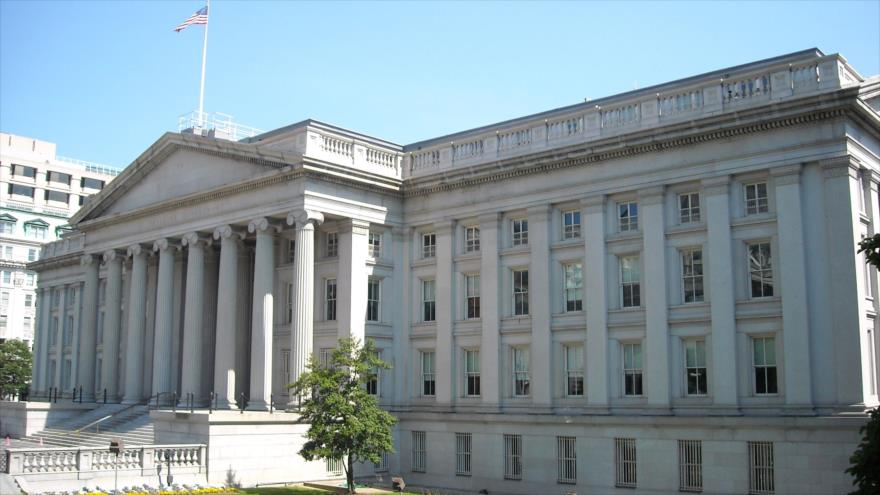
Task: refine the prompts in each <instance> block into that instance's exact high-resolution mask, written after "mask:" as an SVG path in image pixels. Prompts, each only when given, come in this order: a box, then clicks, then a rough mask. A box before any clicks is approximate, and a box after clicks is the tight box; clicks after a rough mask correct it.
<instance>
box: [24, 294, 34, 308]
mask: <svg viewBox="0 0 880 495" xmlns="http://www.w3.org/2000/svg"><path fill="white" fill-rule="evenodd" d="M33 305H34V295H33V294H25V295H24V307H26V308H30V307H32V306H33Z"/></svg>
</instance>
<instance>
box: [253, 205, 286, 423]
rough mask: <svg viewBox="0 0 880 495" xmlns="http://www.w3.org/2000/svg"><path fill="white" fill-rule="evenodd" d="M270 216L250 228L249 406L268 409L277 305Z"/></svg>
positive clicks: (255, 222)
mask: <svg viewBox="0 0 880 495" xmlns="http://www.w3.org/2000/svg"><path fill="white" fill-rule="evenodd" d="M278 230H279V229H278V227H277V226H276V225H274V224H273V223H271V222H270V221H269V219H268V218H258V219H256V220H253V221H251V223H250V224H249V225H248V231H249V232H251V233H256V234H257V246H256V260H255V262H254V307H253V316H252V318H251V327H252V330H251V391H250V392H251V395H250V400H249V401H248V409H251V410H268V409H269V399H270V397H271V394H272V323H273V320H272V309H273V306H274V304H275V302H274V299H273V297H274V296H273V293H272V289H273V287H274V285H275V234H276V233H277V232H278Z"/></svg>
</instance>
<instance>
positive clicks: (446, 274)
mask: <svg viewBox="0 0 880 495" xmlns="http://www.w3.org/2000/svg"><path fill="white" fill-rule="evenodd" d="M453 231H454V222H453V221H451V220H447V221H444V222H438V223H435V224H434V234H435V235H436V236H437V248H436V260H437V274H436V278H435V288H436V298H435V306H436V317H437V318H436V320H437V327H436V328H437V330H436V339H437V348H436V349H435V351H434V352H435V354H434V356H435V358H436V362H435V363H434V366H435V376H436V378H437V381H436V386H435V392H436V400H437V404H439V405H444V406H448V405H451V404H452V402H453V395H454V390H455V386H454V385H455V378H456V373H455V366H454V363H455V351H454V347H455V343H454V341H453V338H452V319H453V316H452V315H453V304H452V301H453V297H455V296H454V294H455V290H454V289H453V287H452V266H453V261H452V256H453V249H452V246H453V235H452V233H453ZM417 246H419V247H418V248H420V246H421V244H418V245H417Z"/></svg>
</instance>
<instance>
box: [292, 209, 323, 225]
mask: <svg viewBox="0 0 880 495" xmlns="http://www.w3.org/2000/svg"><path fill="white" fill-rule="evenodd" d="M309 222H314V223H315V224H316V225H321V224H322V223H324V214H323V213H321V212H320V211H316V210H293V211H291V212H290V213H288V214H287V225H294V226H295V227H297V228H301V227H303V226H304V225H305V224H307V223H309Z"/></svg>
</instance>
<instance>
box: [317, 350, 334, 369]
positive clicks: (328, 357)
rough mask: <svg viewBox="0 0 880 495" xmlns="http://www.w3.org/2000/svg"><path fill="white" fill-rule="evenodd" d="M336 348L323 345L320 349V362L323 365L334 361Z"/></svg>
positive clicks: (328, 364)
mask: <svg viewBox="0 0 880 495" xmlns="http://www.w3.org/2000/svg"><path fill="white" fill-rule="evenodd" d="M334 350H336V349H335V348H333V347H322V348H320V349H318V362H319V363H320V364H321V366H330V363H331V362H332V361H333V351H334Z"/></svg>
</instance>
